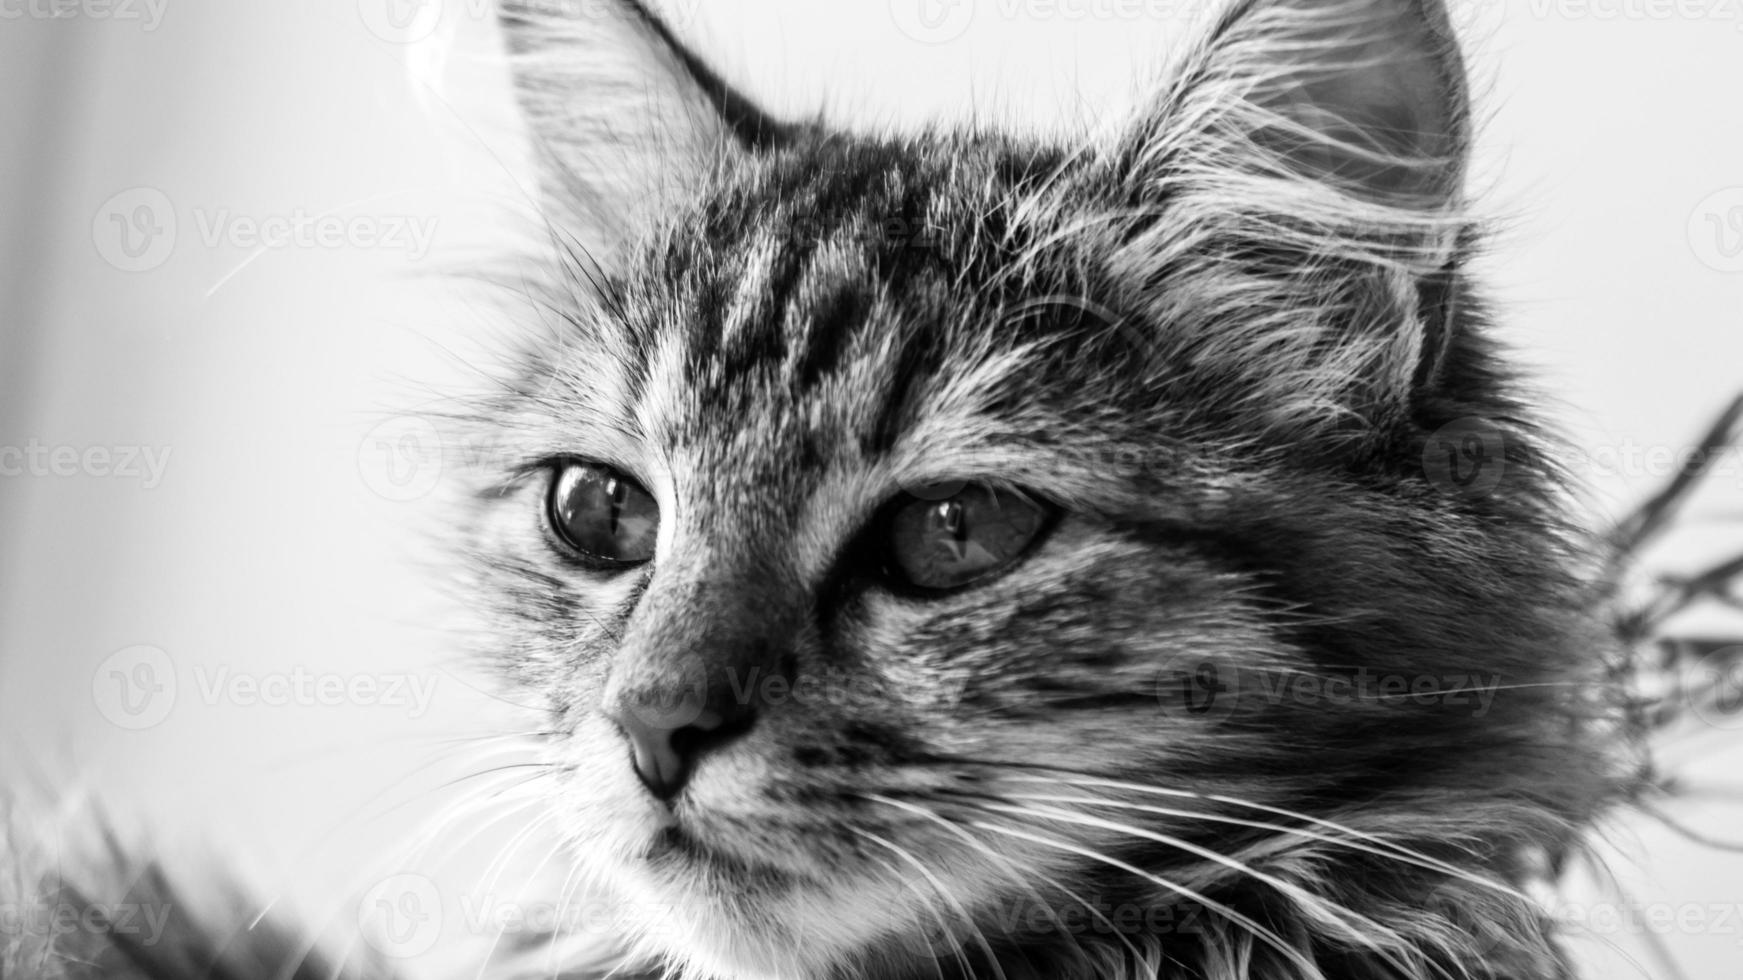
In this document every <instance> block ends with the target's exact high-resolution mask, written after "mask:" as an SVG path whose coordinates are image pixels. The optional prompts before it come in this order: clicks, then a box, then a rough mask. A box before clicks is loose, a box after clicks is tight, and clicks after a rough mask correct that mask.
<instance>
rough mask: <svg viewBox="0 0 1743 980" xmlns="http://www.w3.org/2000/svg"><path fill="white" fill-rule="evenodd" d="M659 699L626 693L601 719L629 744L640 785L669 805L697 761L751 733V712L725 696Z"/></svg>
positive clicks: (655, 694) (748, 706)
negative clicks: (711, 751) (609, 724)
mask: <svg viewBox="0 0 1743 980" xmlns="http://www.w3.org/2000/svg"><path fill="white" fill-rule="evenodd" d="M659 694H660V692H649V691H643V692H638V693H634V694H628V695H626V696H624V697H620V698H618V699H617V701H616V703H615V704H614V705H612V706H611V707H610V708H609V709H607V711H606V712H605V714H606V716H607V717H608V718H610V719H611V720H612V721H614V722H616V723H617V726H618V727H619V728H621V729H623V733H624V735H625V736H626V737H627V738H628V739H629V745H630V753H631V757H632V759H633V761H634V763H635V773H636V775H637V776H638V777H640V778H641V781H642V785H644V786H646V787H647V788H648V792H650V793H652V794H654V796H655V797H656V798H658V799H660V800H663V801H670V800H671V799H672V798H673V797H675V796H677V795H678V793H679V792H680V791H682V790H683V788H684V784H685V783H687V782H689V780H690V773H691V771H692V770H693V769H694V768H695V764H696V759H697V758H698V757H700V756H701V755H702V754H703V753H704V752H708V751H710V750H712V749H717V748H720V747H721V746H723V745H726V744H727V743H729V742H731V741H733V740H734V739H736V738H738V737H739V736H740V735H743V734H744V733H745V732H748V731H750V728H751V725H752V724H754V723H755V721H756V708H755V706H754V705H751V704H749V703H746V702H745V701H743V700H742V699H737V698H733V697H731V696H730V692H724V691H723V692H717V693H714V694H712V695H711V696H709V697H707V698H705V699H696V698H694V697H693V696H692V697H686V698H679V699H676V701H675V702H674V699H671V698H667V697H661V696H659Z"/></svg>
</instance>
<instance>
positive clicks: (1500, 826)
mask: <svg viewBox="0 0 1743 980" xmlns="http://www.w3.org/2000/svg"><path fill="white" fill-rule="evenodd" d="M504 23H505V28H506V32H507V34H508V37H509V39H510V43H511V47H512V49H513V51H514V52H515V65H516V68H515V79H516V83H517V91H518V94H519V99H520V103H521V105H522V107H523V109H524V112H525V114H526V117H527V119H528V121H529V125H530V128H531V130H532V132H533V135H534V139H535V141H536V143H537V145H538V146H539V147H540V150H541V159H542V161H543V170H542V197H541V200H542V202H543V203H544V205H545V211H546V214H547V215H548V217H549V221H550V224H551V226H552V229H553V231H552V235H551V238H552V241H553V247H552V248H551V250H550V256H549V257H550V258H551V261H550V262H549V263H548V267H549V268H550V270H551V271H550V272H549V274H548V275H546V276H544V277H543V281H544V283H545V285H544V287H543V288H541V289H537V290H535V291H534V299H535V301H536V303H537V305H538V308H539V310H540V313H541V316H542V317H543V318H544V320H546V321H547V322H549V323H550V324H554V325H555V326H554V327H552V328H551V329H550V330H549V332H548V336H545V337H542V338H541V340H540V342H539V343H538V344H537V346H536V349H534V350H532V351H531V352H530V353H529V354H528V355H527V357H526V358H525V359H524V370H523V371H522V372H521V373H520V375H519V376H518V377H517V378H516V379H515V380H514V382H513V383H512V384H510V385H508V386H507V388H506V393H505V394H502V395H500V396H498V397H494V398H492V399H490V400H489V401H488V402H487V403H485V404H483V405H480V406H479V407H478V409H477V412H476V418H477V419H478V420H479V422H480V424H481V426H482V431H484V432H494V433H508V434H509V435H508V436H507V438H506V440H505V441H506V442H507V444H508V445H510V446H513V447H515V448H516V449H518V450H519V451H520V454H519V456H514V455H512V454H511V456H510V459H509V464H508V465H505V466H503V467H502V468H501V470H500V472H498V473H496V474H494V479H485V480H483V481H482V482H481V483H480V485H479V487H478V492H477V493H476V495H475V499H476V500H477V501H478V504H477V510H476V512H475V514H474V515H473V518H472V520H471V522H470V532H469V533H470V536H469V538H468V552H469V554H470V555H471V556H472V558H473V562H474V566H473V567H474V568H475V570H476V578H475V579H474V580H473V581H474V588H473V589H472V592H473V594H475V595H477V596H481V597H484V600H483V601H484V602H485V603H487V604H490V605H491V607H492V608H493V610H494V612H493V614H492V615H493V622H494V624H495V625H494V628H493V629H492V630H491V631H490V635H491V636H492V639H491V641H490V643H491V646H492V650H493V652H494V655H495V656H494V659H495V662H496V663H498V664H499V665H500V669H501V671H502V673H503V674H504V675H506V676H508V677H510V678H512V679H513V681H514V683H515V684H517V685H518V686H519V688H520V689H521V690H523V691H524V692H527V693H528V694H530V695H531V696H532V697H535V698H537V699H539V700H540V702H541V703H542V704H544V705H546V706H547V707H548V713H549V719H550V728H551V729H552V731H553V732H554V733H555V734H553V735H551V736H549V744H548V747H547V759H548V760H549V766H550V774H549V783H550V789H549V793H550V794H551V799H552V801H553V805H554V806H555V807H556V808H557V809H558V811H559V812H560V813H561V814H562V821H561V823H562V826H563V827H564V831H565V833H566V834H567V836H568V837H569V839H570V841H571V844H572V848H571V850H572V852H573V854H574V857H575V860H576V861H578V862H579V863H580V866H581V867H582V869H583V870H584V873H585V874H587V875H588V876H589V880H590V881H591V882H592V884H593V885H594V886H595V887H597V888H599V889H601V890H603V892H604V893H606V894H609V895H612V896H614V897H615V898H616V899H617V901H619V902H620V903H621V904H622V907H623V908H624V909H626V910H627V911H628V914H629V916H630V917H631V918H632V919H637V918H639V920H640V921H638V922H634V923H632V925H631V927H630V928H629V929H628V930H627V933H628V934H627V935H626V936H625V945H626V948H627V950H628V951H629V953H630V954H632V956H635V957H640V958H642V959H644V960H645V961H646V962H647V963H648V964H649V966H650V969H652V970H653V971H654V972H657V973H659V972H670V973H672V974H674V975H679V976H684V977H698V978H701V977H711V978H731V980H737V978H748V977H779V978H783V980H797V978H844V980H845V978H850V977H877V978H886V977H888V978H908V977H925V976H940V977H964V978H966V977H977V978H982V977H1004V978H1011V980H1016V978H1026V977H1033V978H1055V980H1069V978H1102V980H1113V978H1137V977H1156V976H1167V977H1182V978H1197V980H1235V978H1261V977H1264V978H1269V977H1292V978H1293V977H1303V978H1306V977H1327V978H1339V980H1350V978H1365V977H1375V978H1378V977H1431V976H1461V977H1474V978H1478V977H1480V978H1497V980H1499V978H1508V980H1536V978H1550V977H1559V976H1563V975H1564V974H1565V972H1566V970H1567V968H1568V967H1567V964H1566V962H1565V961H1564V959H1563V957H1562V955H1561V953H1560V952H1559V951H1558V949H1557V947H1556V944H1555V942H1554V939H1553V937H1552V936H1551V935H1550V932H1551V930H1550V929H1549V926H1548V923H1547V922H1546V920H1545V919H1544V918H1543V916H1542V915H1541V914H1540V913H1539V912H1538V911H1537V910H1536V909H1535V907H1534V906H1533V905H1532V904H1531V903H1530V902H1529V901H1527V900H1526V899H1525V898H1524V896H1523V894H1522V892H1521V888H1523V887H1524V886H1526V885H1527V884H1528V883H1529V882H1530V881H1531V879H1532V878H1533V876H1534V875H1537V874H1540V873H1541V869H1542V868H1543V867H1545V866H1546V865H1547V864H1553V863H1554V862H1556V861H1559V860H1560V859H1561V858H1562V857H1563V856H1564V855H1565V854H1566V853H1567V852H1568V851H1569V849H1570V847H1572V846H1573V845H1574V842H1575V841H1576V839H1577V837H1578V835H1579V834H1580V833H1581V830H1582V828H1584V827H1585V826H1586V825H1588V824H1589V822H1590V821H1591V820H1592V819H1593V817H1594V816H1595V815H1596V814H1598V813H1599V812H1601V811H1602V810H1603V809H1604V808H1605V807H1606V806H1608V805H1609V804H1610V803H1612V802H1614V801H1615V800H1616V799H1617V798H1618V797H1619V796H1620V795H1621V793H1622V787H1623V784H1624V780H1625V777H1626V774H1627V772H1628V764H1627V751H1626V746H1625V745H1623V744H1622V743H1621V742H1620V741H1619V740H1618V738H1617V737H1616V734H1615V733H1616V732H1617V731H1619V728H1617V727H1616V726H1615V725H1614V724H1613V721H1614V709H1615V706H1614V705H1613V704H1609V703H1608V702H1607V700H1606V695H1605V694H1604V692H1603V691H1602V689H1601V687H1600V685H1599V684H1598V679H1599V678H1600V677H1601V676H1602V668H1603V667H1604V665H1605V664H1606V663H1607V662H1608V661H1609V659H1610V656H1611V655H1610V654H1609V653H1607V652H1606V651H1607V650H1608V645H1610V644H1612V643H1613V641H1611V640H1610V639H1608V638H1607V637H1606V636H1605V634H1604V631H1603V629H1602V626H1601V623H1600V620H1601V617H1600V616H1598V615H1597V614H1596V612H1595V607H1594V600H1595V597H1596V596H1597V595H1598V594H1599V593H1600V591H1601V590H1600V589H1598V588H1597V586H1596V584H1595V583H1594V582H1592V581H1591V579H1590V569H1591V567H1592V564H1593V563H1592V562H1591V560H1590V558H1589V556H1585V555H1582V544H1581V541H1582V540H1583V539H1582V536H1581V534H1580V532H1579V530H1578V529H1577V528H1576V527H1574V526H1572V525H1571V524H1570V520H1569V518H1568V513H1569V509H1568V503H1567V498H1566V495H1565V488H1564V486H1563V481H1562V478H1561V477H1560V476H1559V475H1558V473H1557V472H1556V468H1555V466H1554V465H1553V463H1552V462H1551V456H1552V453H1551V452H1550V450H1549V447H1550V446H1551V445H1552V441H1551V438H1550V437H1549V436H1548V435H1546V434H1545V433H1543V432H1542V431H1541V430H1540V427H1539V426H1538V425H1537V424H1536V423H1535V422H1534V421H1533V413H1532V411H1531V409H1530V407H1529V405H1528V404H1527V403H1526V402H1525V401H1524V400H1523V399H1522V397H1521V396H1520V394H1519V393H1518V392H1519V389H1518V385H1517V382H1516V380H1515V379H1514V378H1513V376H1512V374H1513V372H1512V371H1511V370H1510V369H1509V367H1508V361H1507V357H1506V355H1505V353H1504V352H1503V351H1501V350H1500V349H1499V348H1498V347H1497V346H1496V344H1495V342H1494V341H1493V340H1492V339H1491V337H1490V336H1489V330H1488V327H1487V325H1486V313H1485V309H1484V307H1483V305H1482V302H1481V298H1480V290H1479V289H1478V288H1477V286H1476V284H1474V283H1473V282H1471V281H1470V276H1469V275H1468V273H1467V271H1466V268H1467V265H1468V262H1469V259H1470V256H1471V255H1472V254H1473V252H1474V250H1475V249H1477V248H1478V247H1480V244H1481V235H1480V230H1481V229H1480V227H1479V224H1478V222H1477V221H1475V220H1474V219H1473V218H1472V217H1471V213H1472V212H1471V209H1470V206H1469V202H1468V200H1467V198H1466V191H1465V172H1466V169H1467V165H1468V164H1467V160H1468V156H1469V146H1470V140H1471V137H1470V128H1471V123H1470V119H1471V108H1470V105H1469V99H1468V95H1467V81H1466V73H1465V70H1464V68H1463V65H1462V60H1461V55H1460V52H1459V50H1458V44H1457V41H1456V39H1455V37H1454V34H1453V31H1452V29H1451V27H1450V24H1449V16H1448V12H1447V10H1445V9H1444V7H1443V5H1442V4H1441V3H1439V2H1436V0H1313V2H1309V0H1240V2H1236V3H1233V4H1231V5H1229V6H1228V8H1227V9H1226V10H1225V11H1223V12H1222V13H1221V15H1220V17H1219V18H1218V19H1217V20H1216V21H1215V23H1214V24H1212V25H1211V26H1210V27H1209V29H1208V31H1207V33H1206V36H1205V37H1204V38H1203V40H1202V42H1201V43H1200V44H1199V45H1198V46H1197V48H1196V49H1195V50H1194V51H1193V53H1192V54H1190V55H1189V56H1188V57H1186V58H1185V59H1184V61H1183V62H1182V63H1181V65H1180V66H1179V67H1178V68H1177V69H1176V71H1175V72H1174V73H1173V75H1172V76H1171V78H1170V79H1169V80H1168V82H1167V83H1166V84H1164V85H1163V86H1161V87H1160V88H1159V89H1158V90H1157V91H1156V92H1155V94H1154V96H1153V98H1151V99H1150V100H1149V101H1148V102H1147V104H1146V105H1145V106H1143V108H1142V109H1141V111H1139V112H1138V113H1137V114H1136V116H1135V117H1134V118H1132V119H1130V120H1129V121H1127V122H1126V124H1125V125H1124V127H1123V129H1122V130H1121V131H1120V132H1119V133H1118V134H1117V135H1115V136H1113V137H1112V138H1109V139H1106V140H1103V141H1100V142H1097V141H1094V140H1090V141H1085V142H1082V143H1079V144H1077V145H1067V144H1065V143H1057V144H1055V143H1048V142H1046V141H1043V140H1039V139H1032V138H1021V137H1017V136H1012V135H1009V134H1004V133H1000V132H997V131H987V130H976V129H965V130H959V131H946V130H940V131H932V132H925V133H920V134H894V135H892V134H887V133H884V134H866V133H856V132H850V131H845V130H842V129H839V128H832V127H830V126H828V125H826V124H824V123H821V122H793V121H788V120H781V119H776V118H774V117H773V116H771V115H770V114H768V113H767V112H765V111H763V110H761V109H760V108H759V107H758V106H757V105H756V104H755V102H754V101H753V100H752V99H751V98H750V97H749V96H747V95H746V94H745V93H743V92H741V91H739V90H737V89H735V88H734V87H732V86H731V85H729V84H728V83H726V82H725V81H724V80H723V79H722V77H721V76H720V75H719V74H718V73H717V72H715V71H714V70H712V69H711V68H709V67H708V66H707V65H706V64H705V63H704V62H703V61H702V60H701V59H700V57H699V56H697V55H696V54H695V53H694V52H693V51H691V50H689V49H688V48H686V47H685V46H684V45H683V44H681V43H680V42H679V41H678V40H677V39H676V38H675V37H674V35H673V34H672V32H671V31H670V30H669V29H668V28H667V27H666V25H665V24H664V23H663V22H662V21H661V20H660V19H659V18H658V16H657V15H656V13H655V12H654V11H653V10H650V9H648V8H646V7H643V6H640V5H637V4H635V3H624V4H621V5H615V6H612V7H610V9H608V10H606V11H605V12H604V13H603V15H602V16H597V17H594V18H579V17H574V16H569V15H567V14H565V13H564V12H563V11H562V9H561V5H558V7H557V9H555V10H553V9H551V8H548V7H546V6H544V5H541V4H538V3H525V4H521V3H510V4H509V5H508V7H507V12H506V15H505V20H504ZM807 685H809V686H807ZM1479 689H1481V690H1486V691H1487V692H1488V696H1489V697H1491V698H1492V700H1491V701H1487V702H1484V703H1483V704H1479V703H1478V702H1479V700H1480V699H1479V698H1478V697H1477V696H1476V693H1475V692H1476V691H1477V690H1479ZM638 927H639V928H638Z"/></svg>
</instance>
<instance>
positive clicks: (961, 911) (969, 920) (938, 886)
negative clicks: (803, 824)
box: [848, 827, 1008, 980]
mask: <svg viewBox="0 0 1743 980" xmlns="http://www.w3.org/2000/svg"><path fill="white" fill-rule="evenodd" d="M848 829H849V830H852V831H853V832H854V834H855V835H856V836H859V837H863V838H865V839H866V840H869V841H871V842H872V843H874V844H880V845H882V846H884V847H886V848H889V849H890V850H891V851H893V852H894V853H895V855H896V856H897V857H899V858H901V859H902V860H903V861H906V862H907V863H908V864H909V865H911V866H913V868H914V870H915V871H918V872H920V876H921V877H923V878H925V879H926V881H927V883H929V884H930V885H931V886H932V888H933V890H935V891H936V892H937V893H938V897H939V898H942V899H944V900H945V901H946V902H948V903H950V907H951V908H952V909H954V910H955V911H956V914H957V915H959V916H961V917H962V922H963V924H964V925H966V926H968V927H969V928H970V929H972V930H973V931H974V940H975V945H977V946H979V947H980V950H981V952H983V953H985V954H986V958H987V965H989V966H991V967H992V968H993V973H995V974H997V975H998V978H999V980H1008V978H1007V977H1006V976H1005V970H1004V967H1002V966H1000V965H999V959H998V957H997V956H995V955H993V947H992V944H991V943H989V942H987V939H986V934H985V933H983V932H981V930H980V927H979V926H977V925H975V923H974V918H973V916H971V915H969V913H968V909H967V908H965V907H964V906H963V904H962V902H961V901H959V900H958V899H957V897H956V896H955V895H952V894H951V893H950V890H949V889H947V888H945V887H944V882H942V881H939V880H938V876H937V875H935V874H933V873H932V869H931V868H928V867H926V864H925V862H923V861H921V860H920V859H919V858H917V857H915V856H914V855H912V854H910V853H908V851H907V849H905V848H903V847H900V846H898V845H896V844H892V843H890V842H889V841H887V840H884V839H883V838H882V837H879V836H878V835H877V834H874V833H872V832H871V831H869V830H860V829H859V828H857V827H849V828H848Z"/></svg>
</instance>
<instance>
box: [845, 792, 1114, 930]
mask: <svg viewBox="0 0 1743 980" xmlns="http://www.w3.org/2000/svg"><path fill="white" fill-rule="evenodd" d="M859 795H860V798H861V799H866V800H871V801H872V802H874V803H883V804H886V805H888V806H893V807H895V808H897V809H899V810H903V811H905V812H908V813H913V814H915V815H918V816H921V817H924V818H926V819H928V820H931V821H932V822H933V823H936V824H938V825H939V826H941V827H943V828H944V829H945V830H948V831H949V832H951V833H952V834H954V835H955V836H957V837H958V838H960V839H961V840H962V841H963V842H965V843H967V844H968V845H969V846H970V847H972V848H974V849H975V850H977V851H979V852H980V853H982V854H984V855H985V856H987V857H988V858H991V859H992V860H994V861H996V862H998V863H999V864H1000V865H1001V866H1003V867H1004V868H1005V869H1006V871H1007V872H1009V873H1010V876H1011V880H1012V881H1014V882H1016V883H1017V885H1018V886H1019V887H1021V888H1022V889H1024V890H1025V891H1027V892H1028V893H1029V897H1030V898H1033V899H1034V900H1035V902H1036V904H1037V905H1039V906H1040V907H1041V908H1042V909H1043V910H1045V911H1046V913H1047V917H1048V918H1050V919H1052V920H1053V925H1054V928H1056V929H1058V930H1059V934H1060V935H1062V936H1070V937H1071V940H1072V942H1073V944H1075V945H1076V946H1077V949H1078V951H1079V952H1080V953H1083V952H1084V949H1083V943H1082V942H1081V941H1080V940H1078V939H1077V937H1076V936H1071V932H1070V930H1069V929H1067V928H1066V927H1065V924H1064V922H1062V921H1061V920H1060V918H1059V916H1058V914H1057V913H1055V912H1054V911H1053V907H1052V903H1050V902H1048V901H1047V900H1046V899H1045V898H1043V897H1042V895H1041V893H1040V892H1039V891H1038V890H1036V888H1035V886H1034V885H1032V884H1031V883H1030V882H1029V880H1028V879H1027V878H1024V877H1023V876H1022V875H1021V874H1019V873H1018V868H1017V866H1016V863H1015V862H1013V861H1012V860H1010V859H1009V858H1007V857H1005V856H1004V855H1002V854H1000V853H998V852H997V851H995V850H993V849H992V848H991V847H989V846H987V844H986V842H984V841H982V840H979V839H978V838H976V837H975V836H974V835H973V834H971V833H969V832H968V831H967V830H964V829H963V828H962V827H960V826H958V825H956V824H955V823H953V822H951V821H950V820H948V819H946V818H945V817H943V816H942V815H940V814H938V813H934V812H933V811H931V810H928V809H926V808H925V807H922V806H916V805H914V804H912V803H905V802H903V801H901V800H896V799H891V798H890V797H887V796H880V795H878V794H876V793H865V794H859ZM1029 873H1030V874H1031V875H1033V876H1034V877H1036V878H1040V879H1041V880H1042V881H1043V882H1045V883H1046V884H1049V885H1052V886H1053V887H1054V888H1055V889H1058V890H1059V891H1060V892H1062V893H1063V894H1065V895H1066V896H1067V897H1069V898H1070V899H1071V900H1072V901H1074V902H1076V903H1077V904H1078V905H1080V906H1082V907H1083V908H1085V909H1087V910H1088V911H1089V913H1090V914H1091V915H1093V916H1095V917H1096V918H1097V919H1099V920H1100V921H1101V922H1102V923H1103V924H1105V925H1106V926H1107V927H1108V930H1109V932H1111V933H1112V934H1113V935H1115V936H1118V937H1119V940H1120V942H1122V943H1124V944H1125V946H1126V948H1127V949H1129V950H1131V951H1132V956H1133V957H1134V959H1133V962H1134V963H1135V964H1139V965H1142V964H1143V963H1144V962H1145V957H1144V955H1143V954H1142V953H1140V952H1139V951H1138V947H1137V946H1135V945H1133V944H1132V941H1131V940H1130V939H1127V938H1126V935H1125V933H1124V932H1123V931H1121V930H1120V929H1119V927H1117V926H1115V925H1114V924H1113V922H1112V921H1111V920H1110V919H1108V917H1107V916H1105V915H1103V914H1102V913H1101V911H1100V910H1099V909H1097V908H1096V907H1095V906H1094V905H1092V904H1090V902H1088V901H1087V900H1086V899H1084V898H1083V896H1081V895H1079V894H1077V893H1076V892H1074V891H1072V890H1071V889H1069V888H1067V887H1065V885H1064V884H1062V883H1061V882H1059V881H1058V880H1056V879H1054V878H1053V877H1052V876H1050V875H1047V874H1045V873H1043V872H1040V871H1036V870H1035V869H1033V868H1031V869H1029ZM1085 955H1087V954H1085Z"/></svg>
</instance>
